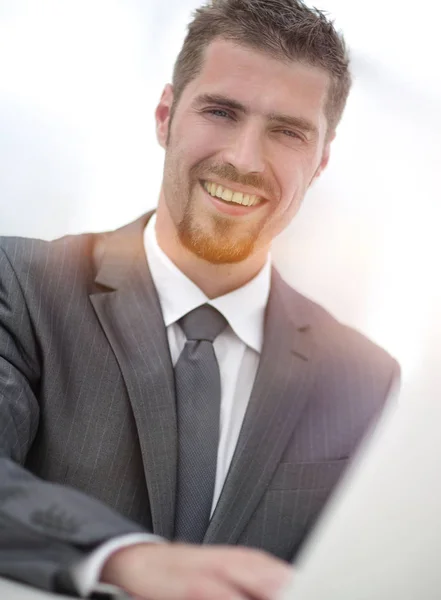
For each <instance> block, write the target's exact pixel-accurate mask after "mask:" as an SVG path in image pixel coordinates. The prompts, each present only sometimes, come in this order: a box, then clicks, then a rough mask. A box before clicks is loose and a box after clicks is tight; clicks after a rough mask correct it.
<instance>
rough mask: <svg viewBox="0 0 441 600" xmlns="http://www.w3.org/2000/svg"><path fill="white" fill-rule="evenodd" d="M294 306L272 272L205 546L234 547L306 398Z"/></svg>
mask: <svg viewBox="0 0 441 600" xmlns="http://www.w3.org/2000/svg"><path fill="white" fill-rule="evenodd" d="M288 290H289V291H288ZM287 300H289V304H290V305H289V308H288V307H287V306H286V303H287ZM296 301H297V297H296V296H295V293H294V292H293V291H292V290H291V289H290V288H288V286H287V285H286V284H285V283H284V282H283V281H282V279H281V278H280V276H279V275H278V274H277V272H276V271H274V270H273V277H272V283H271V294H270V299H269V302H268V307H267V315H266V323H265V336H264V345H263V349H262V354H261V358H260V364H259V368H258V372H257V375H256V380H255V384H254V387H253V391H252V393H251V397H250V401H249V405H248V409H247V412H246V415H245V419H244V423H243V426H242V429H241V433H240V436H239V440H238V443H237V447H236V451H235V454H234V456H233V460H232V463H231V466H230V470H229V473H228V476H227V479H226V481H225V484H224V487H223V490H222V493H221V496H220V498H219V502H218V504H217V507H216V509H215V512H214V514H213V517H212V519H211V522H210V525H209V527H208V529H207V532H206V535H205V538H204V542H206V543H222V544H226V543H227V544H234V543H236V542H237V540H238V538H239V536H240V534H241V532H242V531H243V529H244V528H245V526H246V525H247V523H248V521H249V520H250V518H251V516H252V514H253V512H254V510H255V509H256V507H257V505H258V503H259V501H260V500H261V498H262V496H263V494H264V492H265V490H266V488H267V486H268V484H269V483H270V481H271V478H272V475H273V474H274V471H275V469H276V468H277V466H278V464H279V461H280V460H281V457H282V454H283V451H284V449H285V448H286V446H287V444H288V442H289V440H290V438H291V437H292V434H293V431H294V429H295V426H296V424H297V421H298V419H299V417H300V415H301V413H302V410H303V408H304V407H305V405H306V402H307V400H308V397H309V395H310V389H311V384H312V380H313V364H314V360H313V359H314V353H313V343H312V336H311V332H310V330H309V327H308V324H307V319H306V318H305V317H304V315H303V314H302V312H303V311H302V307H303V304H302V303H301V302H300V301H299V302H298V306H296ZM292 315H294V319H295V322H293V320H292V319H293V317H292Z"/></svg>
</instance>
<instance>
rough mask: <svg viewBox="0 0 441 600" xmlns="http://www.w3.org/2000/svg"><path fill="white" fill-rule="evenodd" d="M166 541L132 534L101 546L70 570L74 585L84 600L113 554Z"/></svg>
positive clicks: (94, 586)
mask: <svg viewBox="0 0 441 600" xmlns="http://www.w3.org/2000/svg"><path fill="white" fill-rule="evenodd" d="M164 542H165V540H164V539H163V538H161V537H158V536H157V535H153V534H149V533H130V534H128V535H122V536H118V537H116V538H113V539H111V540H109V541H108V542H105V543H104V544H101V546H99V547H98V548H97V549H96V550H94V551H93V552H92V553H91V554H89V555H88V556H87V557H86V558H84V559H82V560H81V561H80V562H78V563H76V565H75V566H74V567H72V568H71V569H70V573H71V576H72V580H73V582H74V585H75V587H76V589H77V591H78V593H79V594H80V596H81V597H82V598H87V596H89V594H91V593H92V592H93V591H94V590H95V588H96V587H97V585H98V583H99V579H100V575H101V571H102V568H103V566H104V563H105V562H106V560H107V559H108V558H109V556H110V555H111V554H113V553H114V552H116V551H117V550H121V548H126V547H127V546H134V545H135V544H141V543H153V544H160V543H164Z"/></svg>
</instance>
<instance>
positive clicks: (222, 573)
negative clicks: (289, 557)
mask: <svg viewBox="0 0 441 600" xmlns="http://www.w3.org/2000/svg"><path fill="white" fill-rule="evenodd" d="M229 550H230V553H229V556H228V557H226V556H225V557H224V558H223V560H221V561H219V562H218V564H217V568H216V571H217V574H218V576H219V577H220V579H221V580H223V581H228V582H230V583H231V584H232V585H234V586H235V587H236V588H237V589H238V590H241V591H242V593H245V594H246V595H247V596H248V597H251V598H255V599H256V600H272V599H273V598H274V597H275V596H276V595H277V594H278V593H279V592H280V591H281V590H282V589H283V587H284V586H286V585H288V584H289V583H290V581H291V580H292V577H293V570H292V567H291V566H290V565H288V564H287V563H285V562H283V561H281V560H279V559H276V558H274V557H272V556H270V555H268V554H266V553H264V552H260V551H256V550H250V549H246V548H241V549H235V552H234V553H231V550H233V549H229Z"/></svg>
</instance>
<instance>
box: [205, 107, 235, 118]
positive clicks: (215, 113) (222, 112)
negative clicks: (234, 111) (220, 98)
mask: <svg viewBox="0 0 441 600" xmlns="http://www.w3.org/2000/svg"><path fill="white" fill-rule="evenodd" d="M207 112H208V113H209V114H210V115H213V116H215V117H221V118H223V119H225V118H227V119H229V118H230V114H229V113H227V111H226V110H222V109H221V108H210V109H209V110H208V111H207Z"/></svg>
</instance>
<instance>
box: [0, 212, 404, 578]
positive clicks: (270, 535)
mask: <svg viewBox="0 0 441 600" xmlns="http://www.w3.org/2000/svg"><path fill="white" fill-rule="evenodd" d="M147 219H148V215H146V216H144V217H142V218H141V219H139V220H138V221H136V222H134V223H132V224H130V225H128V226H126V227H123V228H122V229H120V230H117V231H115V232H111V233H107V234H88V235H81V236H71V237H66V238H63V239H60V240H57V241H54V242H42V241H38V240H28V239H18V238H3V239H2V240H1V244H0V575H4V576H7V577H11V578H15V579H18V580H22V581H25V582H28V583H31V584H32V585H35V586H39V587H43V588H46V589H52V590H54V589H58V590H62V589H64V590H69V589H70V587H71V582H70V580H69V576H68V567H69V566H70V565H72V564H73V563H74V562H75V561H76V560H78V559H80V558H82V557H84V555H85V554H86V553H87V552H89V551H91V550H93V549H94V548H96V547H97V545H99V544H101V543H102V542H104V541H106V540H108V539H110V538H112V537H113V536H116V535H120V534H125V533H131V532H137V531H145V530H147V531H153V532H154V533H156V534H158V535H160V536H164V537H165V538H168V539H173V526H174V510H175V492H176V464H177V428H176V410H175V398H174V379H173V368H172V364H171V359H170V353H169V348H168V343H167V336H166V331H165V327H164V323H163V320H162V314H161V309H160V306H159V302H158V298H157V295H156V291H155V289H154V286H153V283H152V280H151V277H150V274H149V270H148V267H147V263H146V258H145V254H144V247H143V239H142V232H143V229H144V227H145V224H146V222H147ZM397 374H398V366H397V364H396V362H395V361H394V360H393V359H392V358H391V357H390V356H389V355H388V354H387V353H386V352H384V351H383V350H381V349H380V348H378V347H376V346H375V345H374V344H372V343H371V342H369V341H368V340H367V339H366V338H364V337H363V336H362V335H361V334H359V333H357V332H356V331H354V330H352V329H350V328H348V327H345V326H343V325H341V324H340V323H338V322H337V321H336V320H335V319H334V318H332V317H331V316H330V315H329V314H328V313H327V312H326V311H325V310H323V309H322V308H320V307H319V306H317V305H316V304H314V303H313V302H311V301H310V300H308V299H306V298H305V297H303V296H301V295H300V294H298V293H297V292H295V291H294V290H293V289H291V288H290V287H289V286H288V285H287V284H286V283H284V282H283V281H282V279H281V278H280V276H279V275H278V274H277V272H276V271H275V270H274V271H273V275H272V285H271V294H270V299H269V304H268V307H267V315H266V324H265V338H264V347H263V351H262V355H261V360H260V365H259V370H258V373H257V376H256V380H255V384H254V388H253V391H252V395H251V398H250V402H249V407H248V410H247V413H246V416H245V420H244V424H243V427H242V430H241V434H240V437H239V441H238V444H237V448H236V451H235V454H234V458H233V461H232V464H231V468H230V470H229V473H228V476H227V479H226V482H225V485H224V488H223V491H222V494H221V497H220V500H219V503H218V505H217V508H216V510H215V512H214V515H213V517H212V520H211V522H210V525H209V527H208V530H207V532H206V536H205V542H206V543H209V544H220V543H222V544H242V545H245V546H253V547H258V548H263V549H266V550H267V551H269V552H271V553H273V554H275V555H277V556H279V557H281V558H283V559H286V560H291V559H292V558H293V557H294V556H295V554H296V552H297V550H298V548H299V546H300V544H301V542H302V541H303V539H304V538H305V535H306V534H307V533H308V531H309V530H310V529H311V526H312V525H313V523H314V521H315V520H316V518H317V515H318V514H319V512H320V510H321V509H322V507H323V505H324V503H325V501H326V499H327V498H328V496H329V494H330V492H331V491H332V489H333V487H334V486H335V484H336V482H337V480H338V478H339V477H340V475H341V473H342V472H343V470H344V468H345V466H346V465H347V461H348V459H349V458H350V457H351V455H352V454H353V452H354V449H355V448H356V446H357V445H358V443H359V442H360V439H361V437H362V436H363V434H364V433H365V431H366V429H367V428H368V426H369V425H370V423H371V422H372V420H373V419H374V418H375V417H376V415H377V414H378V413H379V411H380V410H381V408H382V406H383V404H384V402H385V399H386V397H387V395H388V391H389V389H390V387H391V385H392V382H393V380H394V379H395V377H396V376H397Z"/></svg>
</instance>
